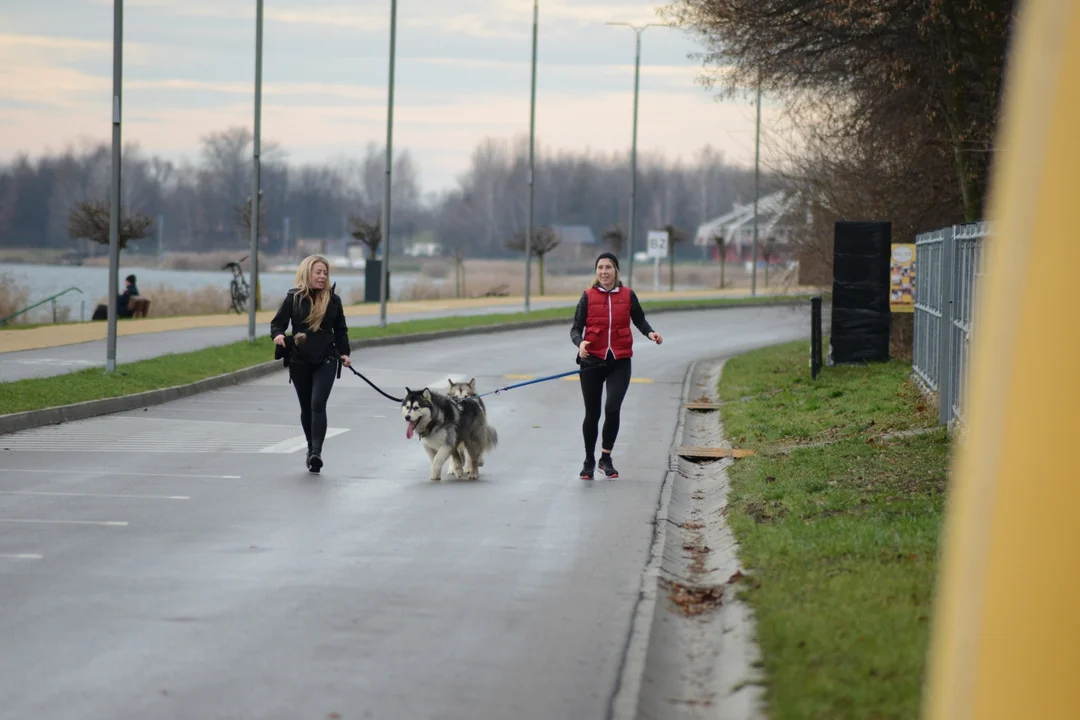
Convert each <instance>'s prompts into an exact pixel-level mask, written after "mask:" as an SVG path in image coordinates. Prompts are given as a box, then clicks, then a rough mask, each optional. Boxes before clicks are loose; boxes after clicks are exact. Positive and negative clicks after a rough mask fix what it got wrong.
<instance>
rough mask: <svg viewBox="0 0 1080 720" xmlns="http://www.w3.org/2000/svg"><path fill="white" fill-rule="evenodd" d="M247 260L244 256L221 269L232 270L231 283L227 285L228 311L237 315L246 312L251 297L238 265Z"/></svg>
mask: <svg viewBox="0 0 1080 720" xmlns="http://www.w3.org/2000/svg"><path fill="white" fill-rule="evenodd" d="M247 259H248V256H247V255H245V256H244V257H242V258H240V259H239V260H237V261H236V262H227V263H225V264H224V265H223V266H222V267H221V269H222V270H232V281H231V282H230V283H229V297H230V299H231V301H232V306H231V307H230V308H229V309H230V310H235V311H236V313H237V314H238V315H242V314H243V313H244V312H245V311H246V309H247V301H248V298H249V297H251V291H250V288H249V287H248V282H247V279H246V278H245V277H244V273H243V272H242V271H241V269H240V263H242V262H244V261H245V260H247Z"/></svg>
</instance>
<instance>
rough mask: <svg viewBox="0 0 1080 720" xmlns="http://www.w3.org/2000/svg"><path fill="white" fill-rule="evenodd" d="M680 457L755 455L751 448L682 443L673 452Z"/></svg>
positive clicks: (716, 457) (710, 457)
mask: <svg viewBox="0 0 1080 720" xmlns="http://www.w3.org/2000/svg"><path fill="white" fill-rule="evenodd" d="M675 454H676V455H678V456H679V457H681V458H686V459H687V460H716V459H719V458H736V459H738V458H744V457H750V456H751V455H755V454H756V453H755V452H754V451H753V450H743V449H740V448H722V447H698V446H694V445H683V446H681V447H680V448H679V449H678V450H677V451H676V453H675Z"/></svg>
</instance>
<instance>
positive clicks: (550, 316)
mask: <svg viewBox="0 0 1080 720" xmlns="http://www.w3.org/2000/svg"><path fill="white" fill-rule="evenodd" d="M747 302H748V301H747V300H742V299H717V300H710V301H696V302H695V301H674V302H664V301H660V302H651V303H643V306H644V307H645V309H646V310H647V311H650V310H651V311H658V310H663V309H671V308H674V307H680V306H686V305H697V304H705V305H717V306H723V305H743V304H746V303H747ZM572 316H573V309H572V308H565V307H564V308H551V309H545V310H535V311H533V312H531V313H528V314H526V313H490V314H486V315H462V316H456V317H442V318H431V319H422V320H408V321H405V322H397V323H387V327H385V328H381V327H378V326H375V327H354V328H351V329H350V330H349V337H350V339H352V340H362V339H368V338H379V337H390V336H400V335H410V334H416V333H425V332H433V331H438V330H461V329H465V328H472V327H479V326H487V325H499V324H505V323H510V322H519V321H522V320H556V319H565V320H566V322H567V323H569V322H570V319H571V317H572ZM120 342H123V340H122V339H121V340H120ZM567 342H569V341H567ZM273 357H274V353H273V348H272V346H271V342H270V338H269V337H268V336H267V337H260V338H259V340H258V341H257V342H256V343H255V344H254V345H252V344H249V343H247V342H246V341H241V342H238V343H233V344H231V345H223V346H219V347H213V348H207V349H205V350H196V351H194V352H189V353H179V354H175V355H164V356H162V357H158V358H154V359H152V360H142V361H139V362H133V363H128V364H125V365H121V366H119V367H118V372H116V373H114V374H109V375H106V374H105V373H104V372H103V371H102V370H101V369H100V368H90V369H87V370H80V371H78V372H74V373H69V374H65V375H60V376H56V377H49V378H35V379H30V380H18V381H16V382H11V383H3V384H2V387H3V392H2V393H0V414H7V413H15V412H25V411H27V410H39V409H42V408H47V407H55V406H58V405H68V404H71V403H77V402H85V401H87V400H100V399H102V398H112V397H120V396H122V395H131V394H134V393H140V392H145V391H147V390H157V389H160V388H166V387H172V386H175V385H186V384H188V383H193V382H196V381H198V380H204V379H206V378H209V377H214V376H215V375H221V374H223V373H227V372H233V371H235V370H241V369H243V368H246V367H251V366H253V365H258V364H259V363H262V362H266V361H268V360H272V359H273Z"/></svg>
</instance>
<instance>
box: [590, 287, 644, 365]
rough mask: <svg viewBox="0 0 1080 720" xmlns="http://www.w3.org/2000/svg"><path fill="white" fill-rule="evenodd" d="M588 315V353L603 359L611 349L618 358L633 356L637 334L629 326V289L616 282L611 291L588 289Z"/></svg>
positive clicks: (597, 288) (595, 288) (598, 288)
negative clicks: (635, 335)
mask: <svg viewBox="0 0 1080 720" xmlns="http://www.w3.org/2000/svg"><path fill="white" fill-rule="evenodd" d="M585 295H586V297H588V299H589V314H588V316H587V317H586V318H585V339H586V340H588V341H589V346H588V351H589V354H590V355H592V356H593V357H595V358H600V359H601V360H603V359H604V358H606V357H607V353H608V349H609V348H610V349H611V352H612V353H613V354H614V355H615V358H616V359H618V360H621V359H622V358H628V357H633V355H634V336H633V334H632V333H631V331H630V330H631V328H630V290H629V288H627V287H625V286H623V285H616V286H615V288H614V289H613V290H611V292H608V291H606V290H604V289H603V288H600V287H596V286H594V287H591V288H589V289H588V290H586V291H585Z"/></svg>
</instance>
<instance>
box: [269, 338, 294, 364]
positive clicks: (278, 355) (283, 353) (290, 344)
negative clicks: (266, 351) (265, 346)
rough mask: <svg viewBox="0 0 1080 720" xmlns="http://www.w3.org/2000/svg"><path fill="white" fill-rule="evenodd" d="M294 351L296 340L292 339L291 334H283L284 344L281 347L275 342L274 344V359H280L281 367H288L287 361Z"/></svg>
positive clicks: (289, 360) (291, 357)
mask: <svg viewBox="0 0 1080 720" xmlns="http://www.w3.org/2000/svg"><path fill="white" fill-rule="evenodd" d="M295 353H296V341H295V340H293V336H292V335H286V336H285V346H284V347H282V346H281V345H278V344H276V343H275V345H274V359H275V360H281V361H282V363H281V364H282V367H284V368H285V369H288V367H289V363H290V362H292V359H293V356H294V355H295Z"/></svg>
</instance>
